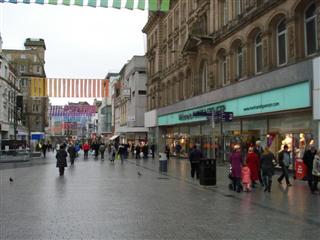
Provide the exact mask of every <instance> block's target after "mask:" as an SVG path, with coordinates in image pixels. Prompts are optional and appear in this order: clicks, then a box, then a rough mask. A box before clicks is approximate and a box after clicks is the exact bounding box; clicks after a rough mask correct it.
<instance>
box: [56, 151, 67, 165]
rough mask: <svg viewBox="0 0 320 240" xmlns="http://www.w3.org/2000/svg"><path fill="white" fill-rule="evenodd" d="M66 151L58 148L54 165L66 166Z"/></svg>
mask: <svg viewBox="0 0 320 240" xmlns="http://www.w3.org/2000/svg"><path fill="white" fill-rule="evenodd" d="M67 157H68V153H67V152H66V150H64V149H60V150H59V151H58V152H57V154H56V159H57V165H56V167H67Z"/></svg>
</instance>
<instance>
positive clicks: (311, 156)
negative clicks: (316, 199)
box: [302, 145, 317, 192]
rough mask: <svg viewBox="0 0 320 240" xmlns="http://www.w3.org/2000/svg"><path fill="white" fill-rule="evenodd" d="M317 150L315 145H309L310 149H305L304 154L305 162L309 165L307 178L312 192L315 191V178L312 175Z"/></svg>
mask: <svg viewBox="0 0 320 240" xmlns="http://www.w3.org/2000/svg"><path fill="white" fill-rule="evenodd" d="M316 153H317V150H316V148H315V147H314V145H311V146H309V149H308V150H307V151H305V153H304V154H303V158H302V159H303V163H304V164H305V165H306V166H307V178H308V185H309V188H310V190H311V192H313V180H314V177H313V175H312V170H313V159H314V156H315V155H316Z"/></svg>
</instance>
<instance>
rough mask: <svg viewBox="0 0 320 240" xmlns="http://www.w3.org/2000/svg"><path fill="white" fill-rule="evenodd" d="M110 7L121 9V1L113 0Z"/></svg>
mask: <svg viewBox="0 0 320 240" xmlns="http://www.w3.org/2000/svg"><path fill="white" fill-rule="evenodd" d="M112 7H113V8H117V9H120V8H121V0H113V4H112Z"/></svg>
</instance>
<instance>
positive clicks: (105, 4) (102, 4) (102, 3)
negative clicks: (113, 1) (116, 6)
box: [100, 0, 108, 8]
mask: <svg viewBox="0 0 320 240" xmlns="http://www.w3.org/2000/svg"><path fill="white" fill-rule="evenodd" d="M100 7H103V8H107V7H108V0H100Z"/></svg>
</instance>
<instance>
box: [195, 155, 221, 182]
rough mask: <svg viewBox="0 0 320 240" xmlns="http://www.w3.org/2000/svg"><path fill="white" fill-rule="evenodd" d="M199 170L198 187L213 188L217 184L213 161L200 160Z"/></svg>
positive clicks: (214, 162) (214, 161)
mask: <svg viewBox="0 0 320 240" xmlns="http://www.w3.org/2000/svg"><path fill="white" fill-rule="evenodd" d="M199 170H200V176H199V177H200V185H205V186H214V185H216V184H217V176H216V175H217V174H216V173H217V172H216V160H215V159H201V161H200V169H199Z"/></svg>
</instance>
